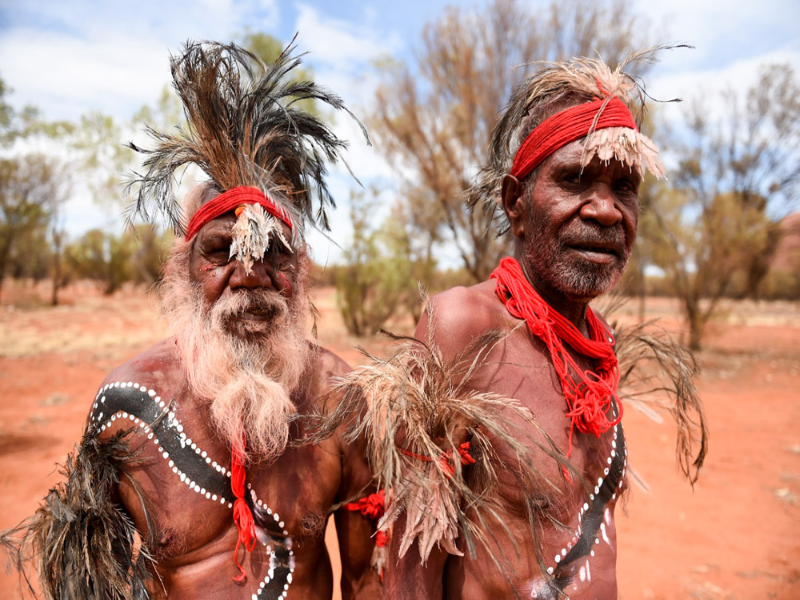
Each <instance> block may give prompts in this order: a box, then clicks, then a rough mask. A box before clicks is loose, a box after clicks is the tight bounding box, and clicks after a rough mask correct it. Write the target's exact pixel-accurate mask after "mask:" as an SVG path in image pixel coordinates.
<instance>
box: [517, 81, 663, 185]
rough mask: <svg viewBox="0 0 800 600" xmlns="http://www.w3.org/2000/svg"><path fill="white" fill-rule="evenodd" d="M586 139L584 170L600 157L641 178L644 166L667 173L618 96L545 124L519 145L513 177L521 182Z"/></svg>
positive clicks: (580, 106) (568, 111)
mask: <svg viewBox="0 0 800 600" xmlns="http://www.w3.org/2000/svg"><path fill="white" fill-rule="evenodd" d="M600 89H601V90H602V87H601V88H600ZM584 137H585V138H586V141H585V143H584V151H583V156H582V157H581V168H583V167H585V166H586V165H588V164H589V163H590V162H591V160H592V159H593V158H594V157H595V156H597V157H598V158H599V159H600V160H601V161H603V162H605V163H608V162H609V161H611V160H612V159H614V160H618V161H620V162H622V163H624V164H626V165H629V166H630V167H631V168H633V167H636V168H637V169H638V170H639V172H640V173H641V174H642V175H643V174H644V168H645V167H646V168H647V169H649V170H650V172H651V173H652V174H653V175H655V176H656V177H657V178H659V179H660V178H661V177H663V176H664V175H665V174H666V171H665V169H664V165H663V164H662V163H661V159H660V158H659V156H658V148H657V147H656V145H655V144H654V143H653V142H652V141H651V140H650V139H649V138H648V137H647V136H645V135H642V133H641V132H640V131H639V129H638V127H636V121H635V120H634V118H633V115H632V114H631V112H630V110H628V107H627V106H625V103H624V102H623V101H622V100H620V99H619V98H616V97H614V98H604V99H596V100H593V101H591V102H584V103H582V104H578V105H576V106H572V107H570V108H567V109H564V110H562V111H560V112H558V113H556V114H554V115H552V116H551V117H549V118H547V119H545V120H544V121H542V123H540V124H539V126H538V127H536V128H535V129H534V130H533V131H531V132H530V134H528V137H527V138H525V141H523V142H522V144H521V145H520V147H519V150H517V154H516V155H515V156H514V163H513V166H512V167H511V171H510V174H511V175H513V176H514V177H516V178H517V179H519V180H522V179H524V178H525V177H527V176H528V175H529V174H530V173H531V171H533V170H534V169H535V168H536V167H538V166H539V165H540V164H542V162H544V160H545V159H546V158H547V157H548V156H550V155H551V154H553V153H554V152H555V151H556V150H558V149H560V148H562V147H564V146H566V145H567V144H569V143H571V142H574V141H575V140H579V139H581V138H584Z"/></svg>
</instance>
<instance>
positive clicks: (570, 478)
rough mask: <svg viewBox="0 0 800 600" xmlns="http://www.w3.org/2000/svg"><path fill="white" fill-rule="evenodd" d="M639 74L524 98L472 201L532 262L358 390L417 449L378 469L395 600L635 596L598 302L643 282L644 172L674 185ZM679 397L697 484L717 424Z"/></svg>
mask: <svg viewBox="0 0 800 600" xmlns="http://www.w3.org/2000/svg"><path fill="white" fill-rule="evenodd" d="M632 58H636V57H632ZM638 58H642V57H641V56H639V57H638ZM645 58H647V56H645ZM623 66H624V65H623ZM623 66H620V67H619V68H618V69H616V70H614V71H612V70H611V69H609V68H608V67H607V66H606V65H605V64H604V63H602V62H601V61H599V60H589V59H583V58H580V59H574V60H572V61H569V62H566V63H556V64H551V65H547V66H543V67H541V68H540V69H539V70H538V71H537V72H536V73H535V74H534V75H533V76H532V77H530V78H529V79H527V80H526V81H524V82H523V83H522V84H521V86H520V87H519V89H518V90H517V91H516V93H515V95H514V96H513V97H512V99H511V102H510V105H509V107H508V109H507V110H506V111H505V113H504V115H503V116H502V119H501V120H500V122H499V123H498V125H497V127H496V128H495V130H494V133H493V136H492V140H491V146H490V148H491V157H490V160H489V162H488V164H487V165H486V166H485V167H484V169H483V171H482V174H481V179H480V182H479V184H478V185H477V186H476V187H475V188H474V189H473V190H472V192H471V193H472V198H471V201H472V204H473V206H474V205H475V204H477V203H478V202H485V203H486V207H485V208H487V209H489V210H494V207H497V209H498V213H502V215H503V217H504V218H505V220H506V223H507V230H508V233H509V234H510V238H511V244H510V246H511V248H512V249H513V252H512V256H511V257H508V258H505V259H503V260H502V261H501V262H500V264H499V265H498V266H497V268H496V269H495V271H494V272H493V273H492V275H491V277H490V279H489V280H488V281H485V282H483V283H480V284H477V285H474V286H472V287H469V288H463V287H459V288H454V289H451V290H449V291H447V292H445V293H442V294H440V295H438V296H436V297H434V298H433V299H432V300H431V302H430V303H429V305H428V308H427V311H426V313H425V315H424V317H423V319H422V320H421V322H420V324H419V326H418V329H417V332H416V338H417V339H418V340H420V342H424V344H422V343H419V344H417V348H416V350H413V349H412V350H411V351H409V352H406V353H405V354H403V351H400V352H398V353H397V354H395V355H394V356H393V357H392V358H390V359H388V360H387V361H385V362H384V363H380V364H379V363H377V362H376V363H375V364H374V365H372V366H371V367H369V368H371V369H378V370H380V373H381V377H383V379H381V378H380V377H378V376H377V375H375V372H369V371H367V370H363V369H362V370H359V371H356V372H354V374H353V376H352V377H351V381H352V385H354V386H355V387H357V388H358V389H359V393H361V394H365V395H366V397H367V399H368V403H369V405H370V407H371V408H370V410H369V412H368V413H367V417H368V418H372V419H375V421H376V425H375V426H374V427H373V430H379V429H380V427H381V421H380V417H381V415H382V414H384V413H385V411H387V410H392V411H393V412H394V414H395V418H394V419H393V420H392V422H393V423H398V422H399V423H401V425H399V426H395V429H394V430H392V431H391V435H389V436H388V437H389V438H391V440H392V441H394V440H397V441H398V442H399V443H398V446H399V450H397V451H395V450H393V449H388V450H387V448H388V446H387V445H386V444H384V446H383V451H381V449H376V450H375V455H376V456H377V457H378V458H375V459H373V461H372V462H373V464H376V465H377V466H379V467H380V472H379V473H378V476H379V478H380V479H379V481H380V486H381V487H382V488H384V489H385V490H386V498H387V507H386V516H385V517H384V519H383V520H382V521H381V523H380V524H379V527H380V528H381V530H384V531H386V532H387V533H389V532H390V533H391V539H392V541H391V543H390V550H389V558H388V564H389V565H390V568H389V569H388V571H387V576H386V577H387V579H386V586H387V595H388V596H389V597H392V598H409V599H411V598H414V599H418V598H429V597H431V598H442V597H444V598H460V599H478V598H481V599H484V598H509V597H512V596H514V597H519V598H539V599H545V598H547V599H550V598H552V599H555V598H562V597H569V598H572V599H582V598H592V599H595V598H601V599H611V598H616V597H617V583H616V573H615V561H616V553H617V546H616V545H617V539H616V531H615V524H614V510H615V507H616V505H617V502H618V501H619V498H620V495H621V494H622V493H623V492H624V490H625V489H626V472H627V458H626V457H627V449H626V445H625V434H624V430H623V427H622V417H623V406H622V402H621V400H620V394H619V389H618V385H619V379H620V368H619V364H618V358H617V355H616V354H615V333H614V331H613V330H612V329H611V327H610V326H609V325H608V323H607V322H606V321H605V320H604V319H603V317H602V316H601V315H599V314H598V313H597V312H595V311H594V310H593V309H592V308H590V306H589V303H590V302H591V301H592V300H594V299H595V298H597V297H598V296H600V295H601V294H604V293H606V292H608V291H609V290H610V289H611V288H612V287H613V286H614V284H615V283H617V282H618V281H619V279H620V277H621V276H622V273H623V270H624V269H625V265H626V263H627V261H628V257H629V255H630V253H631V249H632V247H633V243H634V239H635V237H636V225H637V218H638V215H639V198H638V189H639V184H640V181H641V179H642V176H643V173H644V169H645V168H649V169H650V170H651V171H652V172H653V173H654V174H655V175H656V176H661V175H663V173H664V171H663V167H662V166H661V163H660V161H659V159H658V155H657V150H656V148H655V147H654V145H653V144H652V143H651V142H650V140H648V139H647V138H646V137H645V136H643V135H642V134H641V133H640V132H639V130H638V127H637V124H636V120H635V118H634V116H633V115H632V113H631V111H630V109H629V107H628V105H629V104H631V105H633V106H636V107H638V108H639V109H641V108H642V105H643V102H642V93H641V91H640V90H639V88H638V86H637V85H636V83H635V81H634V80H633V79H632V78H631V77H629V76H628V75H626V74H625V73H624V72H623V70H622V69H623ZM386 365H388V367H387V366H386ZM393 370H394V371H393ZM392 377H396V379H397V381H401V382H402V384H397V385H393V384H392V385H390V384H387V383H386V381H387V379H391V378H392ZM389 388H391V389H389ZM387 397H388V398H390V400H389V401H387V400H386V398H387ZM679 400H680V402H679V403H678V404H681V403H682V404H684V405H685V407H684V408H683V409H682V410H684V411H687V412H690V411H694V413H693V417H694V418H695V419H696V421H697V423H698V425H700V431H701V433H700V437H699V440H698V438H693V437H692V435H693V434H691V433H687V432H684V433H682V434H681V435H683V436H687V437H684V438H683V439H684V441H687V446H686V447H687V448H691V446H692V441H695V442H697V441H699V444H700V447H699V451H698V453H697V456H696V458H695V457H692V458H691V459H689V460H688V462H685V463H684V464H685V465H686V466H687V475H688V476H690V477H695V476H696V469H697V468H699V467H700V465H701V464H702V460H703V455H704V452H705V436H704V433H703V432H704V428H703V427H702V416H701V415H702V413H701V412H700V408H699V404H697V400H696V399H694V398H690V399H687V398H686V397H685V396H682V397H680V398H679ZM691 403H693V404H691ZM419 414H423V415H424V416H423V417H420V416H418V415H419ZM687 452H688V451H687ZM688 456H692V455H691V454H688ZM381 457H382V458H381ZM692 461H694V464H693V465H690V463H691V462H692ZM689 466H693V467H694V473H692V474H690V473H689ZM397 473H401V475H400V476H398V475H396V474H397ZM397 519H399V520H397ZM395 563H397V564H395Z"/></svg>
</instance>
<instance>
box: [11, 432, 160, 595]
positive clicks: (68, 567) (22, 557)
mask: <svg viewBox="0 0 800 600" xmlns="http://www.w3.org/2000/svg"><path fill="white" fill-rule="evenodd" d="M129 434H130V431H123V432H118V433H116V434H114V435H113V436H112V437H111V438H109V439H100V437H99V430H92V431H90V432H88V433H87V434H86V435H85V436H84V438H83V440H82V441H81V443H80V445H77V446H76V449H75V451H74V452H73V453H72V454H70V455H69V456H68V457H67V463H66V465H65V466H64V467H63V469H62V470H61V473H62V474H63V475H64V476H65V478H66V480H65V481H64V482H62V483H60V484H58V485H57V486H56V487H55V488H53V489H52V490H50V493H49V494H48V495H47V497H46V498H45V499H44V503H43V504H42V505H41V506H40V507H39V510H37V511H36V514H35V515H33V516H32V517H30V518H28V519H26V520H25V521H23V522H22V523H20V524H19V525H17V526H16V527H15V528H13V529H10V530H7V531H4V532H2V534H0V547H2V548H3V549H4V550H6V551H7V552H8V553H9V554H10V556H11V557H12V559H13V561H14V565H15V567H16V569H17V570H18V571H19V572H20V573H21V574H22V576H23V577H24V579H25V582H26V583H27V586H28V589H29V591H30V592H31V593H32V594H33V593H35V591H34V587H33V584H32V582H31V579H30V573H29V568H30V565H31V564H33V565H34V566H35V568H36V570H37V572H38V576H39V584H40V586H41V590H42V593H43V594H44V596H45V598H47V599H48V600H61V599H63V598H82V599H84V598H85V599H93V598H94V599H97V600H101V599H102V600H107V599H120V600H121V599H123V598H124V599H145V598H148V597H149V595H148V593H147V590H146V588H145V584H146V582H148V581H149V580H150V579H151V578H152V577H153V573H155V569H154V568H153V559H152V556H151V555H150V553H149V551H148V547H152V541H150V540H148V541H147V542H145V541H143V540H141V538H140V537H139V533H138V532H137V530H136V528H135V527H134V525H133V522H132V521H131V520H130V518H129V517H128V515H127V514H126V513H125V511H124V510H123V509H122V508H121V507H120V506H119V505H118V504H116V503H115V502H114V501H113V500H112V498H113V494H114V492H115V491H116V489H117V487H118V485H119V482H120V479H121V477H122V476H123V475H124V474H125V471H126V470H127V469H128V468H130V467H131V466H132V465H134V464H135V463H136V462H137V461H138V460H139V459H138V458H137V457H136V455H135V454H131V452H130V449H129V445H128V440H127V438H128V436H129ZM127 481H128V482H129V483H131V484H132V485H133V489H134V490H135V491H136V493H138V494H139V500H140V502H141V505H142V508H143V511H144V515H145V518H146V519H147V520H148V530H149V531H152V530H153V528H152V527H151V524H150V522H149V517H148V512H147V510H146V507H145V502H144V497H143V496H142V495H141V492H140V490H139V488H138V486H137V485H136V482H135V480H134V479H133V478H132V477H127Z"/></svg>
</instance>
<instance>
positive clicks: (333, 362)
mask: <svg viewBox="0 0 800 600" xmlns="http://www.w3.org/2000/svg"><path fill="white" fill-rule="evenodd" d="M315 353H316V371H317V374H318V375H319V376H320V377H321V378H322V379H323V380H325V381H331V380H332V379H335V378H337V377H342V376H343V375H346V374H347V373H349V372H350V371H351V370H352V369H351V368H350V365H348V364H347V362H345V360H344V359H343V358H341V357H340V356H339V355H338V354H335V353H333V352H332V351H330V350H328V349H327V348H323V347H322V346H317V347H316V348H315Z"/></svg>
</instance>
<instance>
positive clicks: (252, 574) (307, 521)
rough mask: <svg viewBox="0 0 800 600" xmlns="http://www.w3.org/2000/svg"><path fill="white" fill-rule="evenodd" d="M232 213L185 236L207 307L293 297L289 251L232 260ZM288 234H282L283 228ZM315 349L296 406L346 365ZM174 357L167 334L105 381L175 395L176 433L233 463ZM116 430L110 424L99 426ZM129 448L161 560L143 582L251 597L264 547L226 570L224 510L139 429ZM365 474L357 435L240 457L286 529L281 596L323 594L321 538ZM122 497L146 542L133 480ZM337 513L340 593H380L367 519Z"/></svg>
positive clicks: (160, 591)
mask: <svg viewBox="0 0 800 600" xmlns="http://www.w3.org/2000/svg"><path fill="white" fill-rule="evenodd" d="M234 219H235V217H234V215H233V214H227V215H223V216H222V217H220V218H218V219H216V220H215V221H212V222H210V223H208V224H207V225H206V226H205V227H203V229H202V230H201V231H200V232H199V233H198V235H197V237H196V238H195V239H194V241H193V246H192V253H191V259H190V273H189V274H188V276H189V277H190V279H191V281H193V282H196V283H198V284H199V286H200V288H201V291H202V296H203V298H204V300H205V302H206V304H207V305H213V303H214V302H215V301H216V300H217V299H218V298H220V297H221V296H222V295H223V294H230V293H248V291H249V290H255V289H267V290H272V291H275V292H277V293H279V294H281V295H282V296H283V297H284V298H286V299H287V300H291V298H292V294H293V293H294V289H295V283H296V279H295V274H296V267H297V256H296V253H291V252H288V251H286V250H280V251H276V252H275V253H273V254H272V255H271V256H268V257H266V258H265V260H263V261H259V262H256V263H255V264H254V265H253V269H252V271H251V272H250V273H249V274H248V273H246V272H245V269H244V267H243V265H242V264H241V263H240V262H239V261H238V260H236V259H235V258H233V259H230V260H229V259H228V247H229V246H230V242H231V235H230V229H231V224H232V223H233V221H234ZM285 234H286V237H287V239H290V236H289V231H288V228H287V229H286V231H285ZM271 318H272V317H271V315H269V314H258V313H252V314H248V313H245V314H242V315H239V317H238V320H239V321H240V322H239V323H234V324H233V325H234V327H235V328H236V330H237V331H240V332H241V333H242V334H243V335H253V336H257V335H259V333H260V332H262V331H268V330H269V328H270V319H271ZM312 356H313V357H312V359H311V360H310V363H309V366H308V368H307V370H306V372H305V374H304V375H303V376H302V377H301V384H300V387H299V389H297V390H295V391H294V392H293V393H292V400H293V402H294V403H295V405H296V406H297V409H298V412H300V413H304V412H311V411H315V410H317V409H320V408H321V406H319V404H320V399H321V397H322V396H323V395H324V394H325V393H326V392H327V391H328V390H329V388H330V386H331V385H332V382H333V380H334V379H335V378H336V377H339V376H342V375H343V374H345V373H346V372H348V371H349V367H348V366H347V364H346V363H345V362H344V361H342V360H341V359H340V358H338V357H337V356H335V355H334V354H333V353H331V352H329V351H327V350H325V349H323V348H319V347H314V348H313V354H312ZM181 361H182V359H181V356H180V354H179V351H178V348H177V345H176V342H175V339H174V338H170V339H167V340H165V341H163V342H161V343H159V344H157V345H156V346H154V347H152V348H150V349H149V350H147V351H145V352H144V353H143V354H141V355H139V356H137V357H136V358H134V359H132V360H131V361H129V362H127V363H126V364H124V365H122V366H121V367H119V368H117V369H115V370H114V371H113V372H112V373H111V374H110V375H109V376H108V377H107V378H106V380H105V382H104V383H113V382H115V381H136V382H138V383H139V384H140V385H143V386H146V387H148V388H152V389H154V390H157V392H158V394H160V396H161V397H163V398H164V399H171V400H172V401H173V408H172V410H174V412H175V415H176V418H177V419H178V420H179V421H180V422H181V424H182V425H183V428H184V429H183V431H184V432H186V433H187V435H190V436H191V439H192V441H193V442H194V443H196V444H197V445H198V447H202V448H203V449H204V450H205V451H207V453H208V456H209V457H210V458H212V459H213V460H214V461H215V462H217V463H219V464H220V465H224V466H225V467H226V468H228V469H230V460H231V449H230V447H229V445H227V444H225V443H223V442H222V440H220V438H219V437H218V436H217V435H216V433H215V431H214V429H213V427H212V425H211V422H210V416H209V410H208V402H207V401H206V400H202V399H199V398H196V397H195V396H193V394H192V392H191V390H190V389H189V387H188V384H187V381H186V377H185V374H184V367H183V365H182V362H181ZM120 421H121V420H120ZM120 421H117V423H119V422H120ZM119 428H120V427H119V425H114V426H113V427H111V428H110V429H107V430H106V432H104V434H103V435H105V436H107V435H110V434H111V433H113V432H114V431H116V430H118V429H119ZM290 435H291V437H292V438H293V439H297V438H299V437H301V436H303V435H304V434H303V432H302V431H301V427H300V426H299V425H293V426H292V428H291V433H290ZM131 448H132V450H134V451H135V450H137V449H140V450H141V456H142V458H143V459H144V460H143V462H142V464H141V465H140V466H139V467H137V468H136V469H134V471H133V475H132V477H133V478H134V479H135V481H136V483H137V484H138V486H139V487H140V488H141V489H142V491H143V494H144V499H145V503H146V505H147V509H148V511H149V517H150V519H151V522H152V523H153V524H154V527H153V531H152V534H153V535H154V537H155V544H154V546H153V547H151V548H150V551H151V553H152V554H154V555H155V558H156V560H157V567H156V570H157V574H156V577H155V581H154V582H153V583H152V584H151V585H150V590H151V594H152V597H155V598H162V597H169V598H171V599H173V598H176V599H177V598H187V599H189V598H248V599H249V598H251V597H253V595H254V594H255V593H256V592H258V590H259V583H260V582H261V581H263V580H264V578H265V576H266V574H267V572H268V569H269V566H270V557H269V555H268V554H267V551H266V548H265V547H264V546H263V545H262V544H261V543H256V545H255V550H254V551H253V552H245V551H244V550H243V549H240V551H239V554H238V557H239V561H240V562H241V564H242V566H243V567H244V570H245V573H246V574H247V580H246V582H244V583H235V582H234V581H233V580H232V578H233V577H235V576H237V575H238V573H239V572H238V570H237V568H236V566H235V564H234V559H233V556H234V548H235V547H236V542H237V529H236V527H235V525H234V521H233V518H232V510H231V509H230V508H229V507H228V506H227V505H222V504H220V503H218V502H211V501H210V500H209V499H207V498H205V497H203V496H202V495H201V494H198V493H195V492H193V491H192V490H190V489H189V488H188V487H187V486H186V485H185V484H183V483H181V481H180V480H179V479H178V477H176V475H175V474H174V473H173V472H172V470H171V469H170V466H169V465H168V464H167V461H166V460H164V459H162V457H161V456H159V453H158V452H157V450H156V448H155V447H154V444H152V443H148V440H147V437H146V436H145V435H143V434H141V433H139V432H137V433H136V434H134V436H133V438H132V440H131ZM370 481H371V475H370V472H369V469H368V467H367V465H366V462H365V459H364V443H363V440H360V441H357V442H356V443H353V444H350V443H346V442H345V441H344V440H343V439H342V437H341V436H340V435H338V434H337V435H334V436H333V437H331V438H330V439H328V440H326V441H324V442H322V443H320V444H318V445H304V446H298V447H290V448H288V449H287V450H286V451H285V452H284V453H283V454H282V455H281V456H280V457H279V458H277V459H276V460H275V461H274V462H272V463H271V464H264V463H261V464H258V463H256V464H252V465H249V466H248V468H247V482H248V483H249V484H251V485H252V489H253V490H255V492H256V494H257V496H258V498H261V499H263V501H264V502H265V503H266V504H267V505H268V506H269V507H270V508H271V510H272V511H274V512H275V513H277V514H279V515H280V519H281V521H282V523H281V527H282V528H283V529H285V531H286V532H287V533H288V536H289V538H291V549H292V551H293V561H294V571H293V573H292V580H291V585H289V588H288V596H287V597H288V598H290V599H291V598H303V599H305V598H312V599H317V598H318V599H322V598H330V597H331V595H332V592H333V577H332V571H331V563H330V559H329V557H328V553H327V550H326V548H325V543H324V533H325V524H326V521H327V518H328V515H329V513H330V512H331V510H332V507H333V506H334V505H335V504H337V503H339V502H342V501H345V500H352V499H353V498H354V497H361V496H364V495H366V493H368V492H369V491H371V490H370V489H369V484H370ZM119 500H120V502H121V504H122V505H123V506H124V508H125V509H126V511H127V512H128V514H129V515H130V516H131V518H132V520H133V522H134V524H135V525H136V527H137V529H138V530H139V532H141V535H142V538H143V539H147V538H148V535H149V534H150V533H151V532H149V531H148V529H147V523H146V521H145V518H144V513H143V510H142V506H141V503H140V501H139V499H138V496H137V495H136V494H135V493H134V491H133V486H132V484H131V481H130V480H127V479H123V481H122V483H121V485H120V488H119ZM334 518H335V524H336V529H337V534H338V537H339V545H340V548H341V556H342V569H343V573H342V596H343V597H344V598H377V597H379V596H380V595H381V591H380V583H379V579H378V576H377V574H375V573H374V571H372V569H371V567H370V560H371V557H372V551H373V548H374V539H373V538H372V537H371V536H372V535H373V533H374V524H372V523H371V522H370V521H368V520H367V519H366V518H365V517H363V516H362V515H361V514H359V513H357V512H350V511H347V510H344V509H340V510H337V511H336V512H335V513H334ZM279 533H280V532H279Z"/></svg>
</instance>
